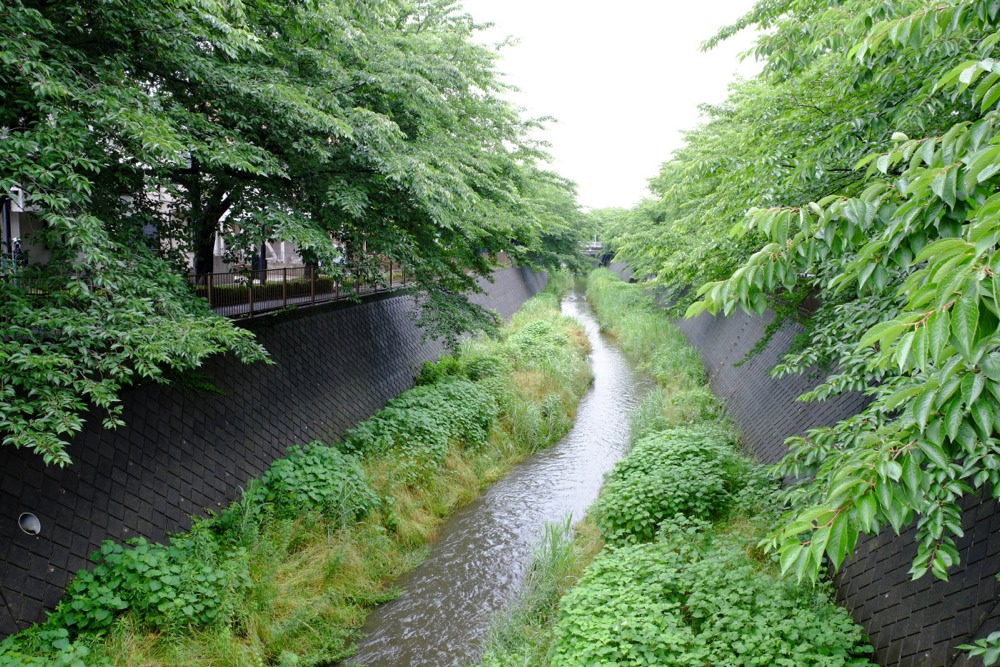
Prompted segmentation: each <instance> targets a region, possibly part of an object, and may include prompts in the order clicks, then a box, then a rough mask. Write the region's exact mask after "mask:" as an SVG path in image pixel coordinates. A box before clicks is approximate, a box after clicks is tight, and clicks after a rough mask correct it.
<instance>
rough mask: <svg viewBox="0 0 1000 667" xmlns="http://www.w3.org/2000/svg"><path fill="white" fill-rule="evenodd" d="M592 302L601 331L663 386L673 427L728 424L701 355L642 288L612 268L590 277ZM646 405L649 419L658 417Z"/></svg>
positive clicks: (659, 397)
mask: <svg viewBox="0 0 1000 667" xmlns="http://www.w3.org/2000/svg"><path fill="white" fill-rule="evenodd" d="M587 299H588V300H589V301H590V302H591V304H592V305H593V306H594V312H595V313H596V315H597V320H598V322H600V325H601V330H602V331H605V332H607V333H608V334H610V335H611V336H612V337H614V338H615V340H616V341H617V342H618V344H619V346H620V347H621V349H622V351H623V352H624V353H625V356H627V357H628V358H629V359H630V360H632V362H633V363H635V364H636V365H637V366H638V367H639V368H640V369H641V370H642V371H644V372H646V373H648V374H649V375H650V376H651V377H652V378H653V379H654V380H655V381H656V384H657V386H658V388H659V389H658V394H657V395H656V396H655V397H654V398H653V399H651V400H659V401H660V403H661V405H662V411H661V415H662V417H663V419H665V420H666V422H664V423H663V426H664V427H665V426H667V425H668V424H686V423H695V422H699V421H720V422H721V421H724V420H723V408H722V402H721V401H719V400H718V399H717V398H716V397H715V396H714V395H713V394H712V390H711V389H710V388H709V387H708V378H707V376H706V375H705V369H704V367H703V366H702V364H701V358H700V357H699V356H698V351H697V350H696V349H694V348H693V347H691V346H690V345H688V343H687V340H686V339H685V338H684V334H682V333H681V331H680V330H679V329H678V328H677V327H676V326H674V325H673V323H672V322H670V319H669V318H668V317H666V315H664V313H663V311H662V310H661V309H660V308H658V307H657V305H656V302H655V301H654V300H653V298H652V297H651V296H649V295H648V294H646V293H645V291H644V290H643V289H642V288H641V287H639V286H638V285H634V284H629V283H626V282H624V281H622V280H621V278H619V277H618V276H616V275H615V274H614V273H612V272H611V271H609V270H608V269H597V270H595V271H593V272H592V273H591V274H590V276H589V277H588V278H587ZM651 409H652V404H649V405H646V406H645V410H646V414H645V416H644V419H648V418H651V417H652V416H653V415H652V414H651V412H650V410H651Z"/></svg>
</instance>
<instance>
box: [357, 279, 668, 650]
mask: <svg viewBox="0 0 1000 667" xmlns="http://www.w3.org/2000/svg"><path fill="white" fill-rule="evenodd" d="M562 312H563V314H564V315H569V316H571V317H574V318H576V319H577V320H578V321H579V322H580V323H581V324H582V325H583V327H584V329H585V330H586V332H587V336H588V337H589V338H590V343H591V346H592V348H593V352H592V354H591V358H590V359H591V366H592V368H593V372H594V385H593V388H592V389H591V390H590V392H589V393H587V394H586V395H585V396H584V398H583V400H582V401H581V402H580V405H579V407H578V409H577V418H576V422H575V423H574V425H573V428H572V430H571V431H570V432H569V433H568V434H567V435H566V437H565V438H563V439H562V440H561V441H560V442H559V443H557V444H556V445H554V446H553V447H551V448H549V449H547V450H545V451H543V452H540V453H538V454H536V455H534V456H532V457H531V458H529V459H527V460H525V461H523V462H522V463H520V464H518V465H517V466H515V467H514V469H513V470H512V471H511V472H510V473H509V474H508V475H507V476H506V477H504V478H503V479H501V480H500V481H498V482H496V483H495V484H493V486H491V487H490V488H489V489H488V490H487V491H486V493H484V494H483V495H482V496H481V497H480V498H479V499H478V500H475V501H473V502H472V503H470V504H468V505H466V506H465V507H463V508H462V509H460V510H458V511H457V512H456V513H455V514H453V515H452V516H451V518H449V519H448V521H447V522H446V523H445V524H444V525H443V526H442V528H441V533H440V535H441V537H440V538H439V539H438V540H437V542H435V543H434V545H433V547H432V549H431V553H430V556H429V557H428V559H427V560H426V561H425V562H424V563H423V564H421V565H420V566H419V567H417V568H416V569H415V570H413V571H412V572H410V573H409V574H407V575H405V576H404V577H402V578H401V579H400V580H399V581H398V582H397V584H398V586H399V587H400V589H401V590H402V591H403V593H402V595H401V596H400V597H399V598H397V599H396V600H393V601H392V602H388V603H386V604H383V605H380V606H379V607H378V608H376V609H375V610H374V611H373V612H372V614H371V616H370V617H369V618H368V621H367V623H366V624H365V627H364V630H363V633H364V639H362V640H361V641H360V643H359V648H358V652H357V653H356V654H355V655H354V656H353V657H352V658H351V659H350V660H349V661H348V662H347V664H348V665H366V666H367V667H410V666H414V667H416V666H418V665H427V666H431V667H444V666H446V665H468V664H470V663H473V662H476V661H477V660H478V659H479V658H480V657H481V656H482V651H483V648H482V643H483V641H484V639H485V637H486V632H487V630H488V628H489V624H490V620H491V618H492V616H493V615H494V614H496V613H497V612H499V611H501V610H502V609H503V608H504V607H505V606H506V605H507V604H508V603H509V601H510V600H511V598H512V597H513V596H514V594H515V593H516V591H517V588H518V586H519V584H520V583H521V580H522V578H523V576H524V573H525V569H526V567H527V565H528V563H529V561H530V560H531V553H532V548H533V546H534V545H535V544H536V543H537V542H538V541H539V540H540V539H541V536H542V534H543V533H544V527H545V524H546V522H555V521H559V520H563V519H565V518H566V515H567V514H572V515H573V520H574V521H576V520H578V519H580V518H582V517H583V515H584V512H585V511H586V509H587V507H589V506H590V504H591V503H592V502H593V501H594V499H595V498H596V497H597V494H598V492H599V491H600V489H601V483H602V481H603V478H604V473H606V472H607V471H608V470H610V469H611V467H612V466H613V465H614V464H615V462H616V461H618V460H619V459H620V458H621V457H622V456H624V455H625V453H626V451H627V448H628V444H629V413H630V412H631V410H632V408H633V407H635V406H636V405H637V404H638V403H639V401H641V400H642V398H643V397H644V396H645V395H646V393H647V391H648V390H649V388H650V387H651V386H652V385H651V384H650V383H649V382H648V381H647V380H645V379H644V378H642V377H641V376H640V375H639V374H638V373H636V372H635V371H634V370H633V369H632V368H631V366H630V365H629V363H628V362H627V361H626V360H625V357H624V355H622V353H621V352H620V351H619V350H618V348H616V347H615V346H614V345H613V344H612V343H611V341H610V340H609V339H608V338H607V337H605V336H604V335H602V334H601V333H600V332H599V330H598V325H597V322H596V320H595V319H594V316H593V314H592V313H591V310H590V307H589V305H588V304H587V303H586V300H585V299H584V297H583V296H582V295H581V294H580V293H579V292H572V293H570V294H569V295H568V296H567V297H566V298H565V299H564V300H563V303H562Z"/></svg>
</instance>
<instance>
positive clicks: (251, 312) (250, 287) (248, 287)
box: [247, 273, 253, 317]
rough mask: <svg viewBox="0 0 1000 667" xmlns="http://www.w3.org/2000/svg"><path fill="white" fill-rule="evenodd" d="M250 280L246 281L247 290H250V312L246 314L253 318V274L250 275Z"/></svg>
mask: <svg viewBox="0 0 1000 667" xmlns="http://www.w3.org/2000/svg"><path fill="white" fill-rule="evenodd" d="M250 276H251V277H250V279H249V280H247V289H248V290H250V301H249V303H250V312H249V313H248V314H249V315H250V316H251V317H252V316H253V274H252V273H251V274H250Z"/></svg>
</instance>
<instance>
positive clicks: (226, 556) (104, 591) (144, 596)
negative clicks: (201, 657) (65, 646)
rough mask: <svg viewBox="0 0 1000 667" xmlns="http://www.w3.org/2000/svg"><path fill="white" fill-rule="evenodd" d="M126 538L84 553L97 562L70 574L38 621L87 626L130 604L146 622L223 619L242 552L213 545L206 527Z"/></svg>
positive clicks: (245, 566) (241, 585)
mask: <svg viewBox="0 0 1000 667" xmlns="http://www.w3.org/2000/svg"><path fill="white" fill-rule="evenodd" d="M128 544H129V545H130V546H128V547H125V546H122V545H121V544H118V543H115V542H112V541H110V540H108V541H105V542H104V544H102V545H101V550H100V551H97V552H95V553H94V554H93V555H92V556H91V558H92V559H93V560H94V562H96V563H97V566H96V567H94V569H93V571H90V572H88V571H86V570H81V571H80V572H79V573H78V574H77V575H76V579H74V580H73V583H71V584H70V586H69V588H68V589H67V590H66V593H65V595H64V596H63V599H62V601H61V602H60V603H59V605H58V606H57V607H56V609H55V611H53V612H52V614H50V615H49V619H48V621H47V622H46V626H48V627H52V628H58V627H61V628H66V629H68V630H69V631H70V632H71V633H72V634H76V633H80V632H84V631H88V632H93V631H97V630H101V629H103V628H106V627H108V626H109V625H111V622H112V621H113V620H114V619H115V616H117V615H118V614H119V613H121V612H124V611H125V610H131V611H132V612H134V613H135V614H136V615H137V616H138V617H139V618H141V619H142V623H143V624H144V625H146V626H147V627H149V628H151V629H156V630H170V629H177V628H181V627H186V626H192V627H204V626H208V625H211V624H213V623H216V622H224V621H225V620H226V619H227V618H228V617H229V615H230V612H231V603H232V600H233V599H234V597H235V594H236V593H237V592H238V591H240V590H243V589H246V588H248V587H249V585H250V578H249V563H248V561H247V555H246V552H245V551H243V550H242V549H236V550H223V549H220V548H219V544H218V543H217V542H216V541H215V540H214V539H212V537H211V535H209V534H208V532H207V531H204V530H193V531H192V532H190V533H188V534H187V535H183V536H176V537H173V538H171V540H170V543H169V544H153V543H150V542H147V541H146V540H145V539H144V538H141V537H139V538H136V539H134V540H130V541H129V543H128Z"/></svg>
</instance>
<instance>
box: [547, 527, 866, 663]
mask: <svg viewBox="0 0 1000 667" xmlns="http://www.w3.org/2000/svg"><path fill="white" fill-rule="evenodd" d="M676 527H677V528H682V527H683V529H679V530H672V531H670V534H669V536H668V537H667V538H666V539H664V540H661V541H658V542H653V543H648V544H637V545H628V546H624V547H621V548H617V549H614V548H612V549H607V550H605V551H604V552H602V553H601V555H599V556H598V558H597V560H596V561H594V563H593V564H591V565H590V567H588V568H587V570H586V572H585V574H584V576H583V578H582V579H581V581H580V584H579V585H578V586H577V587H576V588H574V589H573V590H571V591H570V592H569V593H568V594H567V595H566V596H565V597H564V598H563V602H562V605H561V608H560V615H559V620H558V623H557V625H556V640H555V644H554V647H553V657H552V661H551V663H550V664H551V667H578V666H579V665H616V664H623V665H624V664H627V665H657V666H660V667H668V666H669V667H673V666H678V667H680V666H683V667H704V666H705V665H715V666H718V667H722V666H731V667H737V666H739V667H743V666H746V665H760V666H765V665H766V666H767V667H771V666H779V667H805V666H810V665H817V666H818V665H823V666H824V667H834V666H842V665H855V666H860V665H869V664H870V663H869V662H868V660H867V659H865V658H864V654H865V653H866V652H869V651H870V650H871V649H870V648H869V647H866V646H863V645H862V642H863V641H864V637H863V633H862V631H861V628H860V627H858V626H857V625H855V624H854V622H853V621H852V620H851V618H850V616H849V615H848V614H847V612H846V611H845V610H844V609H842V608H840V607H838V606H837V605H835V604H833V603H832V602H830V600H829V596H828V591H826V590H824V589H823V588H822V587H821V588H818V589H817V588H806V587H799V586H795V585H793V584H791V583H788V582H782V581H778V580H776V579H775V577H773V576H772V575H771V574H769V573H767V572H762V571H761V570H760V568H759V564H758V563H755V562H754V561H751V560H750V559H749V558H748V557H747V556H746V554H745V548H746V545H745V543H744V541H743V540H741V539H738V538H736V537H734V536H722V537H717V538H712V537H710V536H709V534H706V533H705V532H703V531H702V528H703V526H700V525H699V524H698V522H685V521H683V520H681V521H679V522H677V526H676Z"/></svg>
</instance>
